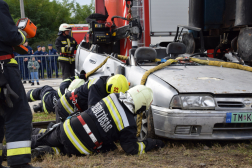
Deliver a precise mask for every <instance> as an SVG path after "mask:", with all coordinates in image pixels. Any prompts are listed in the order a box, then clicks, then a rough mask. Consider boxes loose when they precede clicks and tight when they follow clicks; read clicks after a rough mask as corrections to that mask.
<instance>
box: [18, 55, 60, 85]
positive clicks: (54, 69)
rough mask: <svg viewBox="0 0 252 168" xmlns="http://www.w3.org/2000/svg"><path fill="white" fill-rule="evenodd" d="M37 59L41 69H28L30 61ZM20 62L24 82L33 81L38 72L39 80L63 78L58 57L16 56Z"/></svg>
mask: <svg viewBox="0 0 252 168" xmlns="http://www.w3.org/2000/svg"><path fill="white" fill-rule="evenodd" d="M32 57H34V58H35V61H37V62H38V64H39V69H36V68H35V69H34V68H33V67H30V68H28V63H29V61H31V60H32ZM15 59H16V61H17V62H18V66H19V70H20V74H21V78H22V80H24V81H26V80H29V81H30V80H33V79H34V77H35V76H34V73H33V72H36V71H38V78H39V79H51V78H61V77H62V71H61V68H60V65H59V62H58V55H22V56H21V55H20V56H15ZM34 80H36V79H34Z"/></svg>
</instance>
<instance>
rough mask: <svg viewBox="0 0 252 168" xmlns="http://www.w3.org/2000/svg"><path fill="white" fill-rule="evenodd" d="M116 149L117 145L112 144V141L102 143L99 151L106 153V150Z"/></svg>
mask: <svg viewBox="0 0 252 168" xmlns="http://www.w3.org/2000/svg"><path fill="white" fill-rule="evenodd" d="M116 149H117V146H116V145H115V144H114V142H112V143H103V144H102V147H101V149H100V151H101V152H102V153H106V152H109V151H114V150H116Z"/></svg>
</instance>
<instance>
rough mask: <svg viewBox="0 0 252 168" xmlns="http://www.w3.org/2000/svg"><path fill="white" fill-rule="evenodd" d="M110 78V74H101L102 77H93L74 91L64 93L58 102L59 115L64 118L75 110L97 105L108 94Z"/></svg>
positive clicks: (83, 109)
mask: <svg viewBox="0 0 252 168" xmlns="http://www.w3.org/2000/svg"><path fill="white" fill-rule="evenodd" d="M108 78H109V76H101V77H100V78H94V79H91V80H89V81H87V82H86V83H85V84H84V85H82V86H80V87H78V88H76V89H75V90H73V91H72V92H68V93H66V94H64V95H63V96H62V97H61V98H60V100H59V101H58V102H57V105H58V114H59V116H60V117H61V118H62V119H63V120H64V119H65V118H67V116H69V115H70V114H72V113H74V112H75V111H85V110H87V109H88V107H91V106H93V105H95V104H96V103H97V102H99V101H100V100H101V99H102V98H104V97H106V96H108V93H107V91H106V81H107V79H108ZM73 95H74V99H73ZM75 108H76V110H75Z"/></svg>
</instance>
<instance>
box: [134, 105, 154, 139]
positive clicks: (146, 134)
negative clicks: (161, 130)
mask: <svg viewBox="0 0 252 168" xmlns="http://www.w3.org/2000/svg"><path fill="white" fill-rule="evenodd" d="M155 137H156V135H155V130H154V123H153V116H152V110H151V108H150V109H149V110H148V111H147V112H144V113H143V118H142V129H141V132H140V136H139V137H138V141H143V140H145V139H147V138H155Z"/></svg>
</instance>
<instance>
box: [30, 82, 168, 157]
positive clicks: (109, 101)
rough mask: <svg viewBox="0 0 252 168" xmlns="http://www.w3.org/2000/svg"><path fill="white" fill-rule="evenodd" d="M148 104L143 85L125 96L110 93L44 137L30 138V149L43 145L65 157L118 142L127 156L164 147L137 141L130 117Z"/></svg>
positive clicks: (105, 148)
mask: <svg viewBox="0 0 252 168" xmlns="http://www.w3.org/2000/svg"><path fill="white" fill-rule="evenodd" d="M152 101H153V93H152V90H151V89H150V88H148V87H146V86H144V85H137V86H135V87H133V88H131V89H129V90H128V91H127V92H126V93H122V92H120V93H112V94H110V95H109V96H107V97H105V98H103V99H102V100H101V101H99V102H98V103H97V104H95V106H92V107H90V108H89V109H88V110H86V111H84V112H81V113H75V114H74V115H72V116H71V117H68V119H67V120H66V121H65V122H64V123H60V124H57V126H55V129H53V131H51V132H50V133H48V134H47V135H46V136H44V135H45V134H46V133H47V131H46V132H45V133H42V134H39V135H34V136H32V148H36V147H38V146H41V145H47V146H51V147H60V148H63V149H64V151H65V152H66V154H69V155H71V154H74V155H89V154H91V153H99V152H101V151H102V152H106V151H109V150H110V149H111V144H112V143H113V142H115V141H118V140H119V142H120V145H121V147H122V149H123V150H124V151H125V152H126V153H127V154H142V153H145V152H147V151H149V150H151V149H153V148H155V147H156V148H160V147H164V143H163V142H162V141H161V140H157V139H149V138H148V139H146V140H144V141H143V142H137V137H136V132H137V126H136V121H135V119H134V117H135V116H136V114H139V113H141V112H143V111H145V110H148V109H149V108H150V105H151V103H152Z"/></svg>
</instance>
